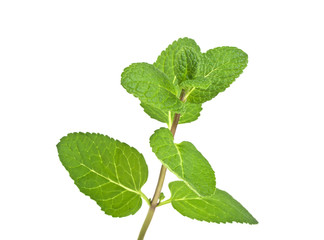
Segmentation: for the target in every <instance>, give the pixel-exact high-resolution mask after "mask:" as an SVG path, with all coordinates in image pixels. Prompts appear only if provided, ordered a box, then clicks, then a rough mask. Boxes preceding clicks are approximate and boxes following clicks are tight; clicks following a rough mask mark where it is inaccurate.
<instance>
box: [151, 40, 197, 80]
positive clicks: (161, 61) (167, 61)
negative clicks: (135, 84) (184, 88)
mask: <svg viewBox="0 0 324 240" xmlns="http://www.w3.org/2000/svg"><path fill="white" fill-rule="evenodd" d="M183 48H191V49H193V50H194V51H196V52H198V53H199V52H200V47H199V46H198V45H197V43H196V42H195V41H194V40H193V39H190V38H180V39H178V40H177V41H174V42H173V43H172V44H170V45H169V46H168V47H167V49H165V50H164V51H163V52H162V53H161V55H160V56H159V57H158V59H157V60H156V62H155V63H154V64H153V65H154V66H155V67H156V68H158V69H159V70H160V71H162V72H164V73H165V74H166V75H167V76H168V77H169V79H171V82H172V83H175V80H176V74H175V61H176V60H175V58H176V54H177V53H178V52H179V51H180V50H181V49H183Z"/></svg>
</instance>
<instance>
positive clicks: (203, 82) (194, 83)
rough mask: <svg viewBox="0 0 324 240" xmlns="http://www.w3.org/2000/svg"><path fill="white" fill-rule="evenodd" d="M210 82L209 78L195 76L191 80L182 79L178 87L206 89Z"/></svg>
mask: <svg viewBox="0 0 324 240" xmlns="http://www.w3.org/2000/svg"><path fill="white" fill-rule="evenodd" d="M211 84H212V82H211V80H210V79H207V78H204V77H197V78H195V79H192V80H187V81H184V82H182V83H181V84H180V87H182V88H183V89H191V88H200V89H204V90H205V89H207V88H208V87H209V86H210V85H211Z"/></svg>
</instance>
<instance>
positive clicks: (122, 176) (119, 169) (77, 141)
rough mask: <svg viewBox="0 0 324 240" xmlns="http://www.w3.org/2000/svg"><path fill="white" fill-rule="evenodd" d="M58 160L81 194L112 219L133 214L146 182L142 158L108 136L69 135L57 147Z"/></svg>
mask: <svg viewBox="0 0 324 240" xmlns="http://www.w3.org/2000/svg"><path fill="white" fill-rule="evenodd" d="M57 149H58V152H59V158H60V160H61V162H62V164H63V166H64V167H65V168H66V170H67V171H68V172H69V173H70V176H71V178H72V179H73V180H74V183H75V184H76V185H77V186H78V188H79V189H80V191H81V192H82V193H84V194H85V195H88V196H90V198H92V199H93V200H95V201H96V202H97V204H98V205H99V206H100V207H101V209H102V210H103V211H104V212H105V213H106V214H108V215H111V216H113V217H125V216H128V215H131V214H134V213H136V212H137V211H138V209H139V208H140V207H141V205H142V199H141V194H142V193H141V187H142V186H143V185H144V183H145V182H146V180H147V176H148V169H147V165H146V163H145V160H144V157H143V155H142V154H140V153H139V152H138V151H137V150H136V149H135V148H133V147H130V146H128V145H127V144H126V143H122V142H119V141H118V140H114V139H112V138H110V137H108V136H105V135H101V134H95V133H72V134H69V135H67V136H66V137H63V138H62V139H61V141H60V142H59V143H58V144H57Z"/></svg>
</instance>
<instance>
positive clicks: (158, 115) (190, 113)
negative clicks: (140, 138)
mask: <svg viewBox="0 0 324 240" xmlns="http://www.w3.org/2000/svg"><path fill="white" fill-rule="evenodd" d="M141 106H142V107H143V109H144V112H145V113H147V114H148V115H149V116H150V117H151V118H153V119H156V120H158V121H160V122H163V123H167V124H172V121H173V115H171V116H169V111H163V110H161V109H158V108H155V107H153V106H151V105H149V104H145V103H141ZM184 107H185V112H184V114H181V115H180V120H179V124H182V123H190V122H193V121H195V120H197V119H198V118H199V116H200V112H201V110H202V107H201V104H194V103H185V104H184Z"/></svg>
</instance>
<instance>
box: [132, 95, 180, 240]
mask: <svg viewBox="0 0 324 240" xmlns="http://www.w3.org/2000/svg"><path fill="white" fill-rule="evenodd" d="M185 95H186V93H185V91H184V90H182V91H181V95H180V100H181V101H184V97H185ZM179 119H180V114H179V113H176V114H175V115H174V118H173V123H172V126H171V128H170V131H171V133H172V135H173V137H174V135H175V132H176V130H177V126H178V124H179ZM166 170H167V168H166V167H164V166H163V165H162V167H161V170H160V176H159V180H158V183H157V185H156V188H155V192H154V195H153V198H152V201H151V205H150V208H149V210H148V212H147V215H146V218H145V220H144V223H143V226H142V228H141V231H140V233H139V235H138V239H137V240H143V239H144V236H145V233H146V231H147V229H148V227H149V225H150V223H151V220H152V218H153V215H154V212H155V209H156V207H157V206H158V204H159V202H158V201H159V197H160V194H161V190H162V187H163V182H164V179H165V174H166Z"/></svg>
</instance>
